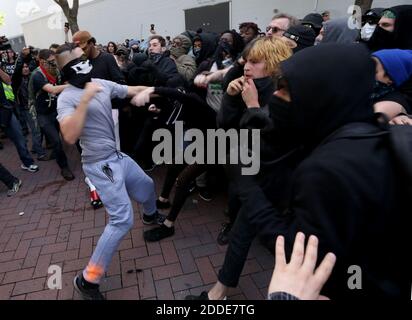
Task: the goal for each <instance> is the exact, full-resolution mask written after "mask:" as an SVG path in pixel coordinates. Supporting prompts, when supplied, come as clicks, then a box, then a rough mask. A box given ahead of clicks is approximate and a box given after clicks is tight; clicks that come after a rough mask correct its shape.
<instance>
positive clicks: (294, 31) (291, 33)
mask: <svg viewBox="0 0 412 320" xmlns="http://www.w3.org/2000/svg"><path fill="white" fill-rule="evenodd" d="M283 36H284V37H286V38H289V39H291V40H293V41H295V42H296V43H297V44H298V47H297V48H295V49H296V50H293V51H294V52H296V51H299V50H302V49H305V48H307V47H311V46H313V45H314V44H315V40H316V33H315V31H314V30H313V29H311V28H309V27H306V26H303V25H296V26H292V27H290V28H289V29H288V30H287V31H286V32H285V33H284V34H283Z"/></svg>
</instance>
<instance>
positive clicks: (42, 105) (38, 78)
mask: <svg viewBox="0 0 412 320" xmlns="http://www.w3.org/2000/svg"><path fill="white" fill-rule="evenodd" d="M46 84H49V81H48V80H47V78H46V77H45V76H44V75H43V74H42V72H40V71H38V72H36V73H35V74H34V75H33V90H34V95H35V97H36V111H37V113H39V114H51V113H53V112H56V110H57V96H56V95H53V94H50V93H48V92H46V91H44V90H43V87H44V86H45V85H46Z"/></svg>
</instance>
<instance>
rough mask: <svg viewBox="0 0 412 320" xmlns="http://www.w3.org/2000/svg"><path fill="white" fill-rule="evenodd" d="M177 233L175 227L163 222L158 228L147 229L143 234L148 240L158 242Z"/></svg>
mask: <svg viewBox="0 0 412 320" xmlns="http://www.w3.org/2000/svg"><path fill="white" fill-rule="evenodd" d="M174 234H175V227H171V228H169V227H166V226H165V225H164V224H162V225H161V226H160V227H158V228H154V229H152V230H148V231H145V232H144V234H143V238H144V239H145V240H146V241H147V242H156V241H160V240H162V239H164V238H167V237H171V236H173V235H174Z"/></svg>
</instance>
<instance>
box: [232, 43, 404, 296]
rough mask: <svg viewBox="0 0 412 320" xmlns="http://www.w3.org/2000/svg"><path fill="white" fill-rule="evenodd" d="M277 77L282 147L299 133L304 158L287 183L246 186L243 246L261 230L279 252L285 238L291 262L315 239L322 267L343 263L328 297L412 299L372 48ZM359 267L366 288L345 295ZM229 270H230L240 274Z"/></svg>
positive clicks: (318, 55)
mask: <svg viewBox="0 0 412 320" xmlns="http://www.w3.org/2000/svg"><path fill="white" fill-rule="evenodd" d="M331 71H333V73H331ZM325 73H329V74H330V75H331V77H332V79H331V77H327V78H325V77H324V76H323V75H324V74H325ZM281 74H282V77H281V78H280V80H279V83H282V82H283V85H282V86H284V88H287V89H288V90H287V92H288V94H289V100H290V102H286V100H285V99H281V98H278V96H276V97H275V99H273V100H272V103H271V108H272V109H271V112H272V113H273V114H272V116H271V119H272V121H273V127H274V133H275V134H277V135H279V136H280V137H279V138H278V139H277V141H279V140H281V139H282V137H288V138H289V137H290V135H291V134H293V135H294V137H295V138H296V139H297V140H295V141H297V142H299V143H300V145H302V147H303V148H304V150H305V151H306V152H304V153H303V159H302V160H301V161H300V164H299V166H298V167H297V168H296V169H295V170H294V172H293V175H292V177H291V178H290V180H289V181H288V185H284V184H282V185H272V186H271V187H272V188H271V189H269V190H266V192H265V191H264V190H263V191H264V192H262V188H261V187H260V186H256V185H255V186H251V185H250V184H249V185H246V186H244V187H243V188H242V192H241V195H240V196H241V200H242V203H243V207H242V209H241V212H240V213H239V216H238V220H239V221H242V220H243V221H245V219H242V216H246V217H247V224H249V225H248V226H247V227H243V230H244V231H245V232H244V233H243V234H242V237H243V240H242V241H243V243H242V245H243V246H244V242H245V241H246V240H245V237H253V234H252V235H250V233H251V232H252V233H253V232H255V234H256V233H258V234H259V235H260V236H261V237H263V240H265V242H266V241H267V243H269V242H270V244H269V246H268V247H270V248H271V250H273V241H275V240H276V238H277V236H278V235H284V236H285V239H286V240H285V243H286V253H287V256H289V257H290V254H291V252H292V246H293V242H294V241H293V240H294V238H295V236H296V233H297V232H298V231H301V232H303V233H305V234H306V236H307V237H309V235H315V236H317V237H318V238H319V253H318V259H319V260H321V259H322V258H323V257H324V256H325V254H326V253H327V252H333V253H334V254H335V255H336V256H337V262H336V265H335V268H334V270H333V273H332V276H331V278H330V279H329V281H328V283H327V284H326V286H325V291H324V292H323V293H322V294H325V295H327V296H328V297H330V298H339V297H340V298H343V297H345V298H348V297H349V298H356V297H360V298H371V297H386V298H387V297H392V298H395V297H398V298H399V297H400V296H401V295H402V294H403V293H406V294H407V293H408V291H409V297H410V282H409V281H408V279H409V278H408V277H407V276H406V278H405V274H406V275H407V273H405V272H406V270H408V271H409V269H408V266H409V265H406V264H407V263H408V261H409V260H408V259H407V257H406V256H405V254H403V253H402V252H403V250H404V248H402V244H403V243H405V240H404V236H405V233H403V228H402V226H403V225H404V221H403V219H404V217H405V216H406V212H408V211H406V210H405V208H406V206H405V202H406V201H402V199H403V198H404V197H405V195H404V194H403V188H402V187H401V186H400V185H399V180H398V179H397V178H398V177H399V176H397V175H396V173H395V172H394V164H395V163H394V161H393V158H392V156H391V149H390V147H389V144H388V139H387V132H386V131H384V130H382V129H381V128H379V126H378V125H377V124H376V122H375V120H374V115H373V109H372V106H371V103H370V95H371V93H372V91H373V86H374V82H375V79H374V75H375V68H374V63H373V61H372V60H371V59H370V55H369V52H368V50H366V49H365V48H363V47H362V46H359V45H337V44H333V45H323V46H319V47H312V48H308V49H306V50H303V51H301V52H299V53H297V54H295V55H294V56H292V57H291V58H290V59H288V60H286V61H284V62H283V63H281ZM282 86H281V87H280V88H279V90H282ZM276 188H287V189H289V190H290V194H289V196H288V199H287V202H288V205H287V210H286V211H284V212H282V211H280V209H278V207H277V206H274V205H273V204H272V203H270V201H269V200H268V198H267V197H266V196H265V193H268V192H270V190H273V192H278V191H276V190H277V189H276ZM246 230H247V231H246ZM232 232H233V233H234V234H236V233H238V232H239V230H235V229H233V230H232ZM234 245H236V243H235V244H234ZM229 249H230V246H229ZM229 249H228V250H229ZM237 249H238V248H235V249H230V250H231V251H232V252H236V254H237V255H239V256H234V257H232V258H233V260H234V261H240V260H241V259H242V258H243V256H245V257H246V256H247V253H245V252H242V254H238V253H237V252H238V251H237ZM240 250H244V249H243V248H240ZM383 253H384V257H383V256H382V255H383ZM226 258H227V257H226ZM237 263H239V262H237ZM235 264H236V263H235ZM353 266H359V267H360V268H361V270H362V290H350V288H348V285H347V284H348V270H350V268H351V267H353ZM231 269H232V270H228V271H227V272H232V273H233V272H234V270H235V269H238V270H239V269H240V271H241V268H239V267H238V266H232V267H231ZM239 275H240V274H239ZM402 289H406V290H405V292H402ZM407 297H408V295H406V296H405V298H407Z"/></svg>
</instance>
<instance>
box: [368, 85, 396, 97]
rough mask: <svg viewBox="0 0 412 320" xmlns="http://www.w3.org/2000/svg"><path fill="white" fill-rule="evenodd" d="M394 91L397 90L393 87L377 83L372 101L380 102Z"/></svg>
mask: <svg viewBox="0 0 412 320" xmlns="http://www.w3.org/2000/svg"><path fill="white" fill-rule="evenodd" d="M394 91H395V88H394V87H393V86H392V85H388V84H385V83H382V82H380V81H376V83H375V88H374V89H373V94H372V101H374V102H375V101H377V100H379V99H380V98H382V97H384V96H386V95H387V94H389V93H391V92H394Z"/></svg>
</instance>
